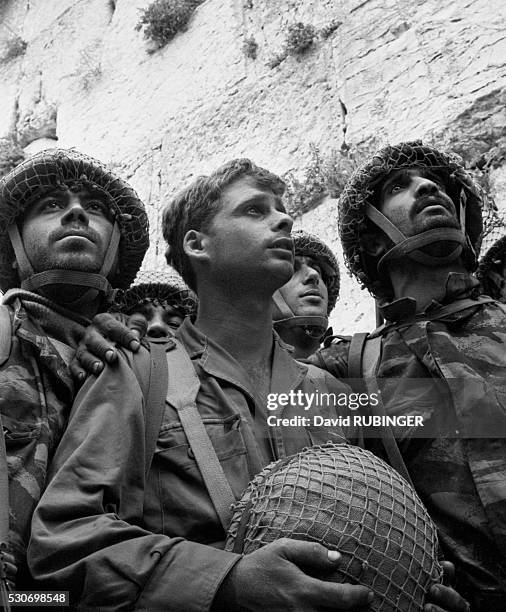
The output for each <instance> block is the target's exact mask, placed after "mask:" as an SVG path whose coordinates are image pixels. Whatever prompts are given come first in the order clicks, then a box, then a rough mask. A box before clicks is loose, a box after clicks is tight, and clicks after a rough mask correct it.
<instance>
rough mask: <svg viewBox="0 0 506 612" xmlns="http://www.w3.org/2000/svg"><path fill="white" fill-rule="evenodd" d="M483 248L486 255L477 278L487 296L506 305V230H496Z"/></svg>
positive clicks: (484, 242) (503, 228)
mask: <svg viewBox="0 0 506 612" xmlns="http://www.w3.org/2000/svg"><path fill="white" fill-rule="evenodd" d="M481 248H482V251H484V254H483V256H482V257H481V259H480V264H479V266H478V270H477V272H476V276H477V277H478V279H479V281H480V282H481V284H482V285H483V291H484V292H485V293H486V294H487V295H490V296H492V297H493V298H495V299H496V300H498V301H499V302H502V303H503V304H506V228H505V227H504V226H503V227H497V228H495V229H494V230H493V231H492V232H490V234H489V235H487V237H486V238H485V240H484V241H483V243H482V245H481Z"/></svg>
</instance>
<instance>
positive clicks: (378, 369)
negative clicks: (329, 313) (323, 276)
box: [310, 143, 506, 612]
mask: <svg viewBox="0 0 506 612" xmlns="http://www.w3.org/2000/svg"><path fill="white" fill-rule="evenodd" d="M403 167H404V168H410V167H420V168H424V167H429V168H431V167H432V168H435V169H437V170H438V171H444V172H447V171H449V170H451V171H452V174H451V175H450V178H455V177H456V181H455V183H454V188H455V189H454V190H455V192H456V193H458V192H459V190H460V188H462V189H465V190H466V192H467V205H468V206H467V211H466V246H465V247H464V250H466V249H467V251H468V253H467V261H466V267H468V269H472V267H473V264H472V263H471V261H472V257H471V255H470V254H471V252H472V250H473V249H475V248H476V243H477V241H478V236H479V233H480V232H479V231H478V229H480V228H481V221H480V220H479V219H478V215H479V214H480V212H479V206H480V197H479V194H478V192H477V191H476V189H475V187H474V186H473V185H472V183H471V181H470V177H469V176H466V174H465V171H464V170H463V168H462V167H461V166H460V165H459V163H458V160H457V159H456V158H455V157H453V156H446V155H444V154H441V153H439V152H438V151H436V150H435V149H432V148H430V147H424V146H422V145H421V144H420V143H405V144H403V145H399V146H397V147H388V148H387V149H384V150H383V151H380V152H379V153H378V154H377V155H376V156H375V157H374V158H373V160H372V161H371V162H369V164H366V165H364V166H363V167H362V168H361V169H359V170H358V171H357V173H356V175H355V180H354V179H353V177H352V179H351V181H350V183H349V184H348V187H347V190H346V192H345V194H344V196H343V198H342V199H341V201H340V222H341V226H340V233H341V237H342V238H343V245H344V248H345V257H346V258H347V262H348V266H349V267H350V269H351V270H352V272H353V273H354V274H355V275H356V276H357V278H358V279H359V281H360V282H361V283H362V284H363V285H365V286H367V287H368V288H369V290H370V291H371V292H372V293H373V294H374V295H375V296H376V297H378V298H380V299H382V300H383V302H382V307H381V308H380V311H381V313H382V315H383V316H384V318H385V320H386V322H387V323H386V324H385V325H384V326H382V327H381V328H379V329H378V330H376V332H373V334H372V335H371V336H370V337H371V338H373V337H374V336H376V337H379V338H380V347H379V346H378V350H377V355H375V359H376V361H374V362H373V366H374V371H373V372H370V374H371V375H372V376H374V377H375V378H376V379H377V382H378V385H379V387H380V389H381V391H382V398H383V404H384V408H385V412H386V414H387V415H398V414H402V415H420V416H422V417H424V427H423V431H420V432H418V434H417V433H416V432H415V431H414V430H413V429H412V430H410V429H407V428H393V431H394V434H395V437H396V438H397V441H398V444H399V448H400V451H401V453H402V456H403V459H404V462H405V464H406V467H407V469H408V471H409V474H410V476H411V479H412V481H413V483H414V485H415V488H416V491H417V493H418V494H419V495H420V497H421V499H422V501H423V502H424V503H425V505H426V506H427V508H428V510H429V513H430V515H431V517H432V518H433V520H434V521H435V523H436V525H437V527H438V530H439V537H440V541H441V545H442V548H443V552H444V553H445V556H446V557H447V558H448V559H449V560H450V561H453V562H454V563H455V565H456V570H457V585H456V588H457V590H458V591H459V592H460V593H461V594H462V595H463V596H465V597H466V598H467V599H468V600H469V601H470V602H472V605H473V610H476V611H480V612H481V611H482V610H483V611H485V610H486V612H492V611H494V612H499V611H501V612H502V611H503V610H504V602H505V601H506V489H505V486H504V482H505V474H506V440H505V438H506V350H505V342H506V335H505V332H506V308H505V307H504V305H502V304H500V303H498V302H495V301H490V302H489V303H480V302H479V301H478V296H479V294H480V293H481V287H480V284H479V282H478V281H477V280H476V279H475V278H474V277H473V276H472V275H471V274H468V273H455V272H453V273H450V274H449V275H448V278H447V282H446V292H445V296H444V298H443V299H442V300H441V303H437V302H435V301H433V303H432V304H430V305H429V307H428V308H426V310H425V311H424V313H420V314H417V316H416V318H415V312H416V302H415V300H413V299H412V298H409V297H404V298H401V299H397V300H392V294H391V288H389V287H388V286H387V285H386V284H385V283H384V282H383V280H382V279H381V278H380V276H379V275H378V273H377V271H376V268H375V267H374V262H372V261H367V260H366V259H365V253H364V252H363V250H362V248H361V242H360V236H361V232H362V231H363V230H365V228H366V224H367V223H368V219H365V216H364V210H365V207H364V203H367V201H369V203H370V202H371V197H372V193H373V190H372V187H371V183H372V180H374V181H375V183H373V184H374V185H378V183H379V181H380V180H381V177H382V176H386V174H388V172H391V171H392V170H396V169H398V168H403ZM447 179H448V176H447V177H446V178H445V180H447ZM457 187H458V188H459V189H456V188H457ZM457 203H458V200H457ZM457 208H458V206H457ZM470 219H471V222H470ZM361 228H362V229H361ZM469 228H471V230H472V231H468V230H469ZM369 229H370V226H369ZM474 265H475V264H474ZM462 299H470V300H476V302H475V305H473V304H471V305H470V306H469V307H466V308H465V309H463V310H460V311H455V312H453V313H449V314H447V315H446V316H443V317H442V318H438V315H439V314H442V311H441V308H442V307H448V308H449V307H450V306H451V305H452V304H456V303H457V302H458V300H462ZM349 360H350V339H342V338H334V339H333V340H330V341H328V342H327V343H326V347H325V348H323V349H322V350H320V351H319V352H318V353H317V354H315V355H314V356H312V357H311V358H310V362H311V363H313V364H315V365H319V366H320V367H323V368H324V369H326V370H328V371H329V372H330V373H332V374H334V375H335V376H337V377H340V378H348V376H349V374H348V365H349ZM357 382H359V381H357ZM421 435H423V436H424V437H423V438H422V437H420V436H421ZM365 443H366V445H368V446H369V447H370V448H371V449H372V450H375V452H378V450H379V448H380V447H381V445H380V444H379V441H377V440H376V441H375V440H373V439H372V438H366V440H365Z"/></svg>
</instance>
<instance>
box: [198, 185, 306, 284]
mask: <svg viewBox="0 0 506 612" xmlns="http://www.w3.org/2000/svg"><path fill="white" fill-rule="evenodd" d="M221 199H222V205H221V208H220V210H219V212H218V213H217V214H216V215H215V217H214V219H213V220H212V222H211V224H210V226H209V229H208V231H206V232H205V238H204V239H205V244H206V252H207V257H208V261H209V269H210V272H211V273H212V274H213V276H214V277H220V278H221V279H222V280H225V281H226V282H227V283H229V284H230V285H233V284H234V283H236V282H241V283H244V282H249V283H250V284H251V286H252V287H258V288H261V287H265V288H269V290H270V291H271V294H272V292H274V290H275V289H277V288H278V287H280V286H281V285H283V284H284V283H285V282H286V281H287V280H289V279H290V277H291V276H292V274H293V257H294V256H293V242H292V239H291V237H290V232H291V228H292V224H293V221H292V219H291V217H290V216H289V215H288V214H287V213H286V210H285V207H284V205H283V202H282V200H281V198H280V197H279V196H277V195H275V194H274V193H273V192H272V191H270V190H269V189H267V188H265V187H263V186H261V185H258V184H257V182H256V181H255V180H254V178H252V177H249V176H246V177H242V178H240V179H238V180H236V181H234V182H233V183H232V184H230V185H228V186H227V187H226V188H225V189H224V190H223V193H222V198H221Z"/></svg>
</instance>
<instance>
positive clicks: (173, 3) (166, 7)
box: [136, 0, 203, 49]
mask: <svg viewBox="0 0 506 612" xmlns="http://www.w3.org/2000/svg"><path fill="white" fill-rule="evenodd" d="M202 2H203V0H155V1H154V2H153V3H152V4H150V5H149V6H148V8H147V9H144V10H143V11H142V13H141V17H140V20H139V22H138V24H137V25H136V30H141V29H142V28H144V38H147V39H149V40H152V41H153V42H154V43H156V45H157V48H158V49H160V48H161V47H163V46H164V45H166V44H167V43H168V42H169V41H170V40H172V39H173V38H174V36H175V35H176V34H177V33H178V32H181V31H184V30H186V26H187V24H188V22H189V21H190V18H191V16H192V14H193V12H194V10H195V9H196V8H197V6H198V5H199V4H202Z"/></svg>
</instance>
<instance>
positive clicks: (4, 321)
mask: <svg viewBox="0 0 506 612" xmlns="http://www.w3.org/2000/svg"><path fill="white" fill-rule="evenodd" d="M11 345H12V327H11V317H10V314H9V309H8V308H7V306H5V305H4V304H0V367H2V366H3V364H4V363H5V362H6V361H7V359H9V355H10V354H11Z"/></svg>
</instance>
